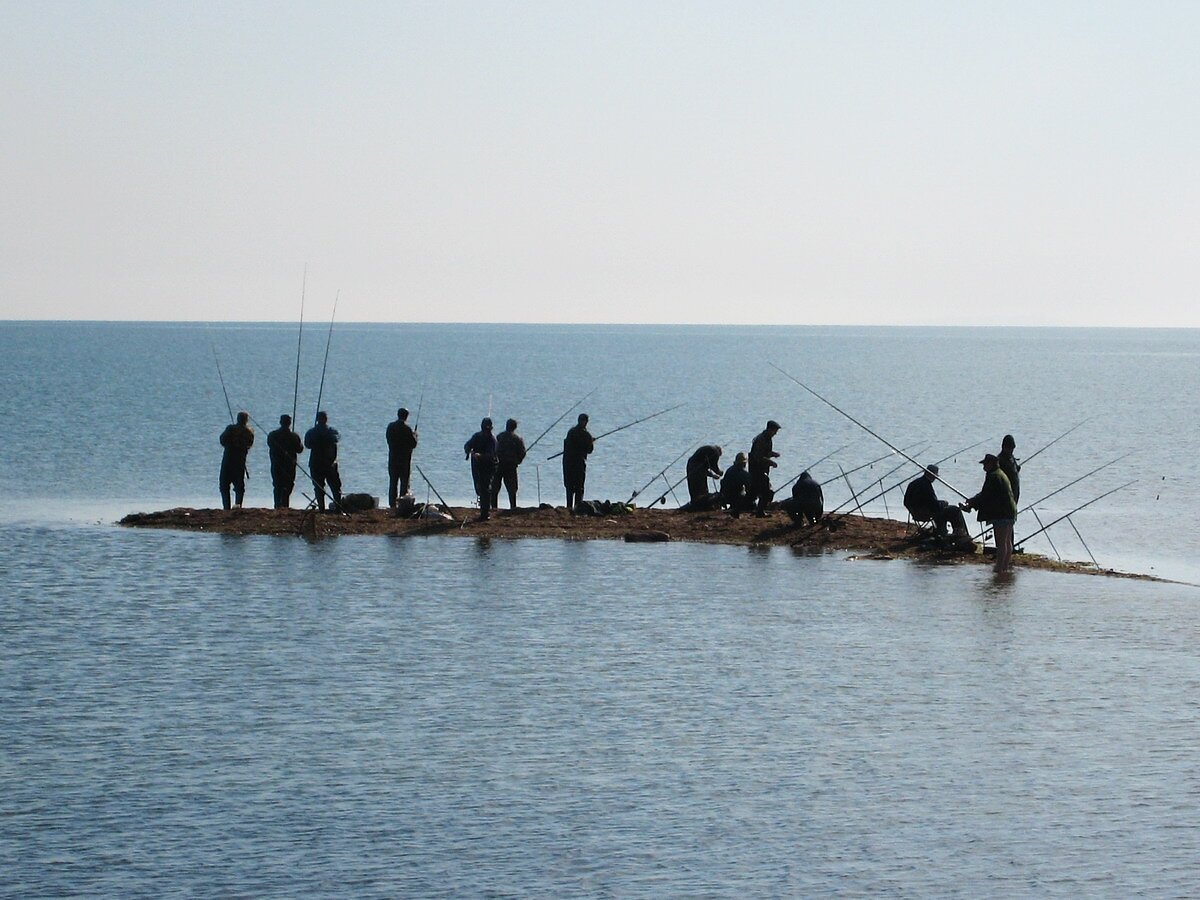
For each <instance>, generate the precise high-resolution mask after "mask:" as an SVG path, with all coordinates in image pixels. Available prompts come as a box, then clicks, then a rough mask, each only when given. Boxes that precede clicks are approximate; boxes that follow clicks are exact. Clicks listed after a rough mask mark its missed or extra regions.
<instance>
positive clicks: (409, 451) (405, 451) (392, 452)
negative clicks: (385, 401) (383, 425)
mask: <svg viewBox="0 0 1200 900" xmlns="http://www.w3.org/2000/svg"><path fill="white" fill-rule="evenodd" d="M386 436H387V445H388V506H395V505H396V499H397V497H403V496H404V495H405V494H407V493H408V483H409V479H410V478H411V477H412V455H413V450H415V449H416V447H417V433H416V432H415V431H413V430H412V428H410V427H409V424H408V410H407V409H405V408H404V407H403V406H402V407H400V408H399V409H398V410H396V421H394V422H389V423H388V427H387V433H386ZM397 484H398V485H399V489H398V490H397Z"/></svg>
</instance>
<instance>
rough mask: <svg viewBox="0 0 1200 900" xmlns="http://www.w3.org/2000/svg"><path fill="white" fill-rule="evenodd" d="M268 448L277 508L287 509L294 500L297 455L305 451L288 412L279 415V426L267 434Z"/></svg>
mask: <svg viewBox="0 0 1200 900" xmlns="http://www.w3.org/2000/svg"><path fill="white" fill-rule="evenodd" d="M267 449H268V450H269V451H270V452H271V484H272V486H273V487H274V489H275V508H276V509H287V508H288V507H289V506H290V505H291V502H292V489H293V488H295V486H296V457H297V456H298V455H299V454H300V453H302V452H304V442H303V441H301V440H300V435H298V434H296V432H294V431H292V417H291V416H289V415H287V414H286V413H285V414H284V415H282V416H280V417H279V427H278V428H276V429H275V430H274V431H272V432H271V433H270V434H268V435H267Z"/></svg>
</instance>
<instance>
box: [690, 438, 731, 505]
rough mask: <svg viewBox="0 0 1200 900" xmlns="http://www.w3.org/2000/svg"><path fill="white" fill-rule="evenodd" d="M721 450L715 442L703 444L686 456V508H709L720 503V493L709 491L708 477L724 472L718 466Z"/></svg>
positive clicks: (715, 476) (717, 475) (720, 474)
mask: <svg viewBox="0 0 1200 900" xmlns="http://www.w3.org/2000/svg"><path fill="white" fill-rule="evenodd" d="M721 452H722V451H721V448H720V447H718V446H717V445H716V444H705V445H704V446H703V447H701V448H700V449H699V450H697V451H696V452H695V453H693V454H692V455H691V456H689V457H688V461H687V486H688V504H687V508H688V509H690V510H701V511H702V510H709V509H713V508H714V507H716V506H717V505H718V504H719V503H720V499H721V498H720V495H719V494H713V493H711V492H710V491H709V489H708V479H710V478H720V477H721V476H722V475H724V474H725V473H724V472H722V471H721V466H720V460H721Z"/></svg>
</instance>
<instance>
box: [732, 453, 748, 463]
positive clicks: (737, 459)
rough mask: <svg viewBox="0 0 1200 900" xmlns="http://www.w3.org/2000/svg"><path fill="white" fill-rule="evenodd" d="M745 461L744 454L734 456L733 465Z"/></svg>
mask: <svg viewBox="0 0 1200 900" xmlns="http://www.w3.org/2000/svg"><path fill="white" fill-rule="evenodd" d="M745 461H746V454H745V453H739V454H738V455H737V456H735V457H734V458H733V464H734V465H737V464H738V463H744V462H745Z"/></svg>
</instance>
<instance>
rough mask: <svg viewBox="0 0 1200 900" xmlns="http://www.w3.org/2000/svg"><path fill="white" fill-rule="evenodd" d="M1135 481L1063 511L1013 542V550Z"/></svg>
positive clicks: (1134, 482) (1134, 481) (1135, 480)
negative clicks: (1062, 513) (1052, 519)
mask: <svg viewBox="0 0 1200 900" xmlns="http://www.w3.org/2000/svg"><path fill="white" fill-rule="evenodd" d="M1137 481H1138V479H1136V478H1135V479H1133V481H1127V482H1125V483H1124V484H1122V485H1118V486H1117V487H1115V488H1113V489H1112V490H1110V491H1105V492H1104V493H1103V494H1101V495H1100V496H1099V497H1094V498H1092V499H1091V500H1089V501H1088V502H1087V503H1084V504H1081V505H1080V506H1077V507H1075V508H1074V509H1073V510H1071V511H1070V512H1069V513H1065V514H1064V515H1061V516H1059V517H1058V518H1057V519H1055V520H1054V521H1053V522H1051V523H1050V524H1049V525H1043V526H1042V527H1041V528H1039V529H1038V530H1037V531H1035V532H1033V533H1032V534H1027V535H1026V536H1025V537H1023V538H1021V539H1020V540H1019V541H1017V542H1016V543H1015V544H1013V549H1014V550H1015V549H1016V548H1017V547H1020V546H1021V545H1022V544H1024V543H1025V542H1026V541H1027V540H1029V539H1030V538H1033V537H1037V536H1038V535H1039V534H1041V533H1042V532H1043V531H1045V530H1046V529H1048V528H1052V527H1054V526H1055V525H1057V524H1058V523H1059V522H1061V521H1062V520H1063V519H1066V518H1068V517H1070V516H1073V515H1075V513H1077V512H1079V511H1080V510H1081V509H1086V508H1087V507H1089V506H1091V505H1092V504H1093V503H1095V502H1097V501H1098V500H1103V499H1104V498H1105V497H1107V496H1108V495H1109V494H1115V493H1116V492H1117V491H1123V490H1124V489H1125V488H1127V487H1129V486H1130V485H1131V484H1137Z"/></svg>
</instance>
